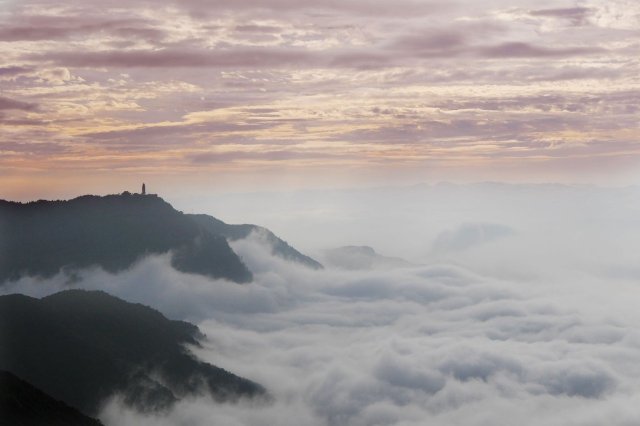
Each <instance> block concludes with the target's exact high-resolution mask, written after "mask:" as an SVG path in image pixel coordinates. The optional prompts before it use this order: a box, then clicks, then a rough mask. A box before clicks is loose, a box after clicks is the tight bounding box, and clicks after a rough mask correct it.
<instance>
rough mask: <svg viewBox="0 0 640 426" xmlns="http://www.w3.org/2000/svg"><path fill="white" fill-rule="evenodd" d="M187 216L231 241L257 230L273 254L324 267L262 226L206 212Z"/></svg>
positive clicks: (311, 266) (310, 265)
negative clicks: (231, 221) (237, 222)
mask: <svg viewBox="0 0 640 426" xmlns="http://www.w3.org/2000/svg"><path fill="white" fill-rule="evenodd" d="M187 216H189V217H191V218H192V219H193V220H194V221H195V222H196V223H197V224H198V225H199V226H200V227H201V228H202V229H203V230H205V231H208V232H212V233H215V234H219V235H222V236H224V237H225V238H227V239H228V240H229V241H235V240H241V239H243V238H247V237H248V236H249V234H251V233H252V232H256V233H257V234H258V235H259V236H260V237H261V238H262V239H263V240H264V242H265V243H266V244H268V245H269V246H271V253H272V254H273V255H275V256H278V257H281V258H283V259H285V260H289V261H291V262H297V263H301V264H303V265H305V266H307V267H309V268H312V269H322V265H321V264H320V263H319V262H317V261H315V260H313V259H312V258H310V257H309V256H306V255H304V254H302V253H300V252H299V251H298V250H296V249H294V248H293V247H291V246H290V245H289V244H287V242H286V241H284V240H282V239H280V238H278V237H277V236H276V235H275V234H274V233H273V232H271V231H269V230H268V229H267V228H263V227H262V226H257V225H248V224H243V225H229V224H227V223H224V222H223V221H221V220H219V219H216V218H215V217H212V216H208V215H206V214H190V215H187Z"/></svg>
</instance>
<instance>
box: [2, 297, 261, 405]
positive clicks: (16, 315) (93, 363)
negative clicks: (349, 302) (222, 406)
mask: <svg viewBox="0 0 640 426" xmlns="http://www.w3.org/2000/svg"><path fill="white" fill-rule="evenodd" d="M0 332H1V333H2V347H0V370H6V371H9V372H11V373H12V374H15V375H16V376H18V377H19V378H21V379H22V380H25V381H27V382H28V383H30V384H32V385H33V386H34V387H36V388H38V389H40V390H41V391H43V392H45V393H46V394H48V395H50V396H51V397H52V398H54V399H57V400H60V401H63V402H64V403H65V404H67V405H69V406H71V407H74V408H76V409H78V410H80V411H81V412H83V413H84V414H86V415H90V416H91V415H95V414H97V413H98V411H99V408H100V406H101V404H102V403H103V402H104V401H105V400H106V399H108V398H110V397H112V396H114V395H120V396H121V397H122V398H123V400H124V402H125V403H126V404H127V405H129V406H132V407H135V408H136V409H138V410H139V411H150V412H154V411H158V410H163V409H166V408H169V407H171V406H172V405H173V404H174V403H175V402H177V401H178V400H180V399H182V398H184V397H186V396H190V395H200V394H202V393H208V394H210V395H211V396H212V397H213V398H214V399H216V400H218V401H233V400H236V399H238V398H242V397H247V398H255V397H263V398H268V394H267V392H266V390H265V389H264V388H263V387H262V386H261V385H259V384H257V383H254V382H252V381H250V380H247V379H245V378H242V377H239V376H236V375H235V374H233V373H230V372H228V371H226V370H224V369H222V368H219V367H216V366H213V365H211V364H208V363H205V362H201V361H199V360H197V359H196V358H195V357H194V356H193V355H192V354H191V353H190V352H189V351H188V350H187V349H186V346H185V345H195V346H197V345H199V342H200V340H201V339H202V338H203V337H204V336H203V335H202V334H201V333H200V332H199V330H198V328H197V327H196V326H195V325H193V324H190V323H187V322H183V321H173V320H169V319H167V318H166V317H164V315H162V314H161V313H160V312H158V311H156V310H154V309H152V308H149V307H147V306H145V305H141V304H136V303H129V302H126V301H124V300H121V299H119V298H117V297H114V296H111V295H109V294H107V293H105V292H102V291H86V290H65V291H62V292H59V293H55V294H53V295H50V296H47V297H43V298H41V299H36V298H32V297H29V296H24V295H21V294H11V295H6V296H0Z"/></svg>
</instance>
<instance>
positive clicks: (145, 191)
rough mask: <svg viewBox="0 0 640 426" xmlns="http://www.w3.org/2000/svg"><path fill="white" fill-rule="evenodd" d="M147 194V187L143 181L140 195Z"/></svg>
mask: <svg viewBox="0 0 640 426" xmlns="http://www.w3.org/2000/svg"><path fill="white" fill-rule="evenodd" d="M146 194H147V188H146V187H145V186H144V183H143V184H142V195H146Z"/></svg>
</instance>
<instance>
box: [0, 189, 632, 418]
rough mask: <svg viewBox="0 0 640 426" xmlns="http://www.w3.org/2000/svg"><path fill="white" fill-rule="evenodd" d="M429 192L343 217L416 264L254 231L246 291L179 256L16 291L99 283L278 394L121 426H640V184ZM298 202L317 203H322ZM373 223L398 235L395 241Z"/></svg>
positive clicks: (107, 411)
mask: <svg viewBox="0 0 640 426" xmlns="http://www.w3.org/2000/svg"><path fill="white" fill-rule="evenodd" d="M416 191H418V190H417V189H416V188H412V189H410V190H408V191H407V193H404V194H403V193H400V194H398V193H397V192H394V197H395V198H394V200H393V201H394V203H396V204H395V206H396V210H397V213H395V216H394V212H393V210H394V209H392V208H388V209H386V210H384V209H383V208H382V207H381V206H382V205H384V204H385V200H384V196H385V191H384V190H383V191H381V192H380V193H378V196H376V197H373V196H371V197H369V195H366V196H365V195H363V196H362V197H360V199H359V202H361V203H364V205H362V206H353V204H350V205H349V206H346V205H344V206H339V205H338V204H339V203H334V205H333V206H334V207H332V208H333V209H334V211H338V212H340V211H341V209H342V210H343V211H351V212H352V213H353V212H359V211H361V210H362V211H363V212H364V211H366V210H367V209H373V208H374V207H375V208H376V209H378V210H376V215H373V217H368V218H366V217H365V215H364V213H363V214H362V218H363V220H364V219H366V220H365V222H364V223H362V224H360V225H357V222H358V220H357V219H358V217H359V216H358V214H356V213H353V214H352V215H351V216H349V217H346V216H345V217H344V218H343V221H350V222H351V223H353V226H354V227H355V228H356V229H351V231H350V236H352V237H354V239H356V240H357V241H353V242H354V243H357V244H362V243H365V244H371V245H374V246H375V248H376V249H377V250H378V251H380V252H382V253H383V254H386V255H392V256H395V255H403V256H405V255H407V253H409V256H408V257H410V260H411V261H412V263H413V266H408V267H401V268H389V269H372V270H353V269H337V268H326V269H324V270H319V271H314V270H309V269H306V268H304V267H303V266H300V265H296V264H292V263H288V262H286V261H284V260H282V259H279V258H277V257H274V256H273V255H271V253H270V250H269V248H268V247H266V246H265V245H264V243H263V240H262V239H261V238H260V236H257V235H254V236H251V237H250V238H248V239H245V240H241V241H237V242H235V243H234V244H233V248H234V250H235V251H236V252H237V253H238V254H239V255H240V256H241V257H242V258H243V260H244V261H245V262H246V263H247V265H248V266H249V268H250V269H251V270H252V271H253V272H254V275H255V280H254V282H253V283H251V284H247V285H238V284H234V283H230V282H226V281H223V280H211V279H207V278H205V277H202V276H198V275H191V274H183V273H181V272H178V271H175V270H174V269H172V268H171V266H170V261H169V256H168V255H164V256H154V257H149V258H146V259H144V260H141V261H140V262H138V263H136V264H135V265H134V266H133V267H132V268H130V269H129V270H127V271H125V272H122V273H118V274H110V273H107V272H105V271H102V270H100V269H93V270H84V271H81V272H80V273H79V274H78V276H77V277H76V280H74V281H73V282H70V280H69V277H67V276H65V275H64V274H60V275H58V276H56V277H54V278H52V279H49V280H45V281H42V280H37V279H32V278H25V279H22V280H20V281H18V282H15V283H12V284H10V285H8V286H5V287H4V288H3V289H2V291H3V293H12V292H22V293H26V294H30V295H34V296H43V295H45V294H50V293H53V292H55V291H58V290H60V289H63V288H67V287H69V286H75V287H82V288H87V289H101V290H105V291H107V292H109V293H111V294H113V295H116V296H118V297H121V298H123V299H125V300H128V301H132V302H140V303H144V304H147V305H150V306H152V307H154V308H156V309H159V310H160V311H161V312H163V313H164V314H165V315H166V316H168V317H170V318H174V319H186V320H189V321H192V322H194V323H196V324H198V325H199V327H200V328H201V330H202V331H203V332H204V333H205V334H206V336H207V339H206V341H205V342H204V344H203V347H202V348H191V350H193V351H194V353H195V354H196V355H197V356H198V357H200V358H202V359H204V360H206V361H208V362H211V363H212V364H214V365H218V366H221V367H223V368H225V369H228V370H229V371H232V372H234V373H236V374H238V375H241V376H244V377H247V378H250V379H252V380H255V381H257V382H259V383H261V384H262V385H264V386H265V387H266V388H267V389H268V390H269V392H270V393H271V394H272V395H273V396H274V402H273V403H270V404H264V403H262V404H260V403H256V402H252V401H241V402H239V403H236V404H217V403H214V402H213V401H212V400H211V399H209V398H206V397H202V398H196V399H191V400H185V401H182V402H181V403H179V404H178V405H176V407H175V408H174V409H173V410H172V411H171V412H169V413H163V414H162V415H158V416H148V415H146V416H145V415H141V414H139V413H136V412H134V411H131V410H130V409H127V408H126V407H124V406H123V405H122V404H120V403H119V401H118V399H117V398H115V399H113V400H111V401H109V402H108V403H107V404H106V405H105V407H104V410H103V411H102V413H101V416H100V418H101V419H102V420H103V422H104V423H105V424H106V425H128V424H139V425H194V426H195V425H210V424H215V425H311V426H315V425H318V426H324V425H332V426H334V425H335V426H338V425H425V424H429V425H487V426H489V425H491V426H495V425H513V424H521V425H540V424H544V425H563V426H564V425H594V426H595V425H603V424H607V425H637V424H640V310H638V309H637V306H639V305H640V291H638V290H639V289H638V285H640V267H639V266H637V265H640V250H638V248H640V208H639V207H640V191H638V189H635V188H627V189H611V190H604V189H595V188H583V187H580V188H570V187H555V186H552V187H534V188H532V187H508V188H505V187H500V188H497V189H496V188H495V187H489V188H487V187H485V186H482V187H464V188H462V189H460V188H458V189H456V191H458V192H457V195H456V194H455V191H453V193H452V191H448V192H447V191H441V190H440V189H439V190H438V191H439V192H437V194H436V193H435V192H434V189H433V188H427V189H421V190H420V191H422V192H418V193H416ZM367 194H370V192H367ZM331 197H333V199H334V201H335V195H331ZM403 197H404V198H403ZM344 199H345V200H347V199H349V200H351V201H350V203H353V197H345V198H344ZM305 200H306V201H305ZM410 200H414V202H413V204H412V202H411V201H410ZM387 201H388V200H387ZM403 201H404V202H406V205H405V207H406V206H407V205H408V206H409V208H408V209H407V208H402V204H401V203H402V202H403ZM299 203H300V206H302V205H303V204H304V203H306V204H304V205H306V206H307V207H308V206H309V204H308V195H305V196H304V197H302V196H301V197H300V201H299ZM367 203H369V204H368V206H367V205H366V204H367ZM447 203H448V204H447ZM467 203H469V205H467ZM293 204H295V203H293ZM387 204H389V203H387ZM423 205H432V209H431V210H429V209H424V210H422V211H419V206H423ZM336 206H337V207H336ZM461 206H464V207H461ZM291 207H292V204H291V203H290V204H288V205H284V204H283V205H282V209H283V212H284V211H285V210H287V209H289V210H288V211H294V212H295V209H292V210H291ZM492 212H493V215H492ZM283 214H284V213H283ZM407 214H411V215H415V218H419V219H416V220H414V221H413V222H407V221H406V215H407ZM403 216H404V220H403ZM315 220H317V219H312V220H310V221H309V222H308V223H300V222H299V221H298V222H296V223H295V224H294V223H292V229H293V228H298V229H300V228H303V227H305V226H306V227H309V228H312V224H313V223H314V222H313V221H315ZM332 220H333V221H336V223H337V221H338V220H339V219H338V218H337V216H336V217H333V216H331V215H328V216H327V221H328V222H331V221H332ZM376 221H377V222H376ZM384 224H386V226H385V225H384ZM389 224H395V231H394V230H391V231H390V230H389V226H391V225H389ZM267 225H268V226H269V225H270V224H267ZM276 227H277V226H276ZM424 227H427V228H428V229H426V230H425V229H423V228H424ZM412 228H413V238H414V239H416V238H420V239H422V240H421V241H420V242H419V243H418V242H416V241H415V240H410V239H409V238H410V237H409V235H410V234H411V229H412ZM376 231H379V232H378V234H384V235H389V234H390V233H393V232H394V233H395V234H396V235H397V237H396V238H394V239H388V240H386V241H387V242H388V243H387V244H384V242H385V240H384V239H380V237H379V235H377V234H376ZM392 231H393V232H392ZM278 233H279V234H280V235H281V236H283V237H285V238H288V237H289V236H288V235H287V234H286V233H283V232H278ZM334 235H335V236H336V238H335V241H336V245H340V244H341V243H343V241H342V240H340V238H342V233H336V234H334ZM296 238H300V237H299V236H298V237H296ZM310 238H313V236H311V237H310ZM323 238H324V239H325V240H326V241H328V240H329V237H327V236H326V235H325V236H323ZM325 240H323V241H325ZM403 242H406V246H408V247H411V250H408V251H406V252H402V251H401V249H399V248H398V247H401V246H402V243H403ZM303 245H304V244H303ZM306 246H307V247H312V246H313V243H312V242H307V245H306ZM325 248H327V245H326V244H325Z"/></svg>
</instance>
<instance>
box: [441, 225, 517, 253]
mask: <svg viewBox="0 0 640 426" xmlns="http://www.w3.org/2000/svg"><path fill="white" fill-rule="evenodd" d="M514 232H515V231H514V230H513V229H511V228H509V227H508V226H504V225H499V224H495V223H465V224H462V225H460V226H459V227H458V228H457V229H455V230H450V231H443V232H442V233H440V234H439V235H438V237H437V238H436V240H435V241H434V243H433V250H434V252H452V251H453V252H456V251H461V250H467V249H469V248H472V247H474V246H477V245H481V244H485V243H488V242H491V241H494V240H497V239H500V238H504V237H508V236H510V235H513V234H514Z"/></svg>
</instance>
